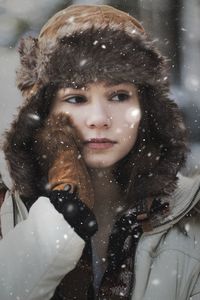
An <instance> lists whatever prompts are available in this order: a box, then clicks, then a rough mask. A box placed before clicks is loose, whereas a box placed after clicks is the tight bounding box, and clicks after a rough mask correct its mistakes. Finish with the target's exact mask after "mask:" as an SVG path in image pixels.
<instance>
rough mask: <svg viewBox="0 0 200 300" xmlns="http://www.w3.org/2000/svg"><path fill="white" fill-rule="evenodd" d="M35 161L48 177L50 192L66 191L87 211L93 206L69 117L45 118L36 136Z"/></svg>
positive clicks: (92, 193) (91, 189)
mask: <svg viewBox="0 0 200 300" xmlns="http://www.w3.org/2000/svg"><path fill="white" fill-rule="evenodd" d="M36 140H37V144H36V148H37V153H38V162H39V165H40V167H41V168H42V169H43V170H44V173H46V175H47V176H48V183H49V189H50V190H65V189H68V186H69V185H70V189H71V191H72V192H75V191H76V192H77V196H78V198H79V199H80V200H81V201H82V202H83V203H85V204H86V205H87V206H88V207H89V208H90V209H92V207H93V204H94V191H93V188H92V183H91V179H90V176H89V173H88V170H87V167H86V165H85V162H84V160H83V158H82V156H81V152H80V147H81V138H80V136H79V135H78V133H77V131H76V130H75V128H74V126H73V125H72V122H71V120H70V118H69V116H67V115H65V114H58V115H53V116H51V117H49V118H48V119H47V120H46V122H45V124H44V127H43V128H42V129H40V130H39V132H38V134H37V136H36Z"/></svg>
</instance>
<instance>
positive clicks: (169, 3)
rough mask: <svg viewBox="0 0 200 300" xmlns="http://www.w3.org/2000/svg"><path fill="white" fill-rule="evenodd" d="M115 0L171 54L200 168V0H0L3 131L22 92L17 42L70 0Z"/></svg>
mask: <svg viewBox="0 0 200 300" xmlns="http://www.w3.org/2000/svg"><path fill="white" fill-rule="evenodd" d="M80 3H81V4H94V3H97V4H111V5H113V6H115V7H116V8H119V9H122V10H124V11H126V12H128V13H130V14H131V15H133V16H135V17H136V18H138V19H139V20H140V21H142V23H143V26H144V27H145V28H146V30H147V31H148V32H150V33H151V36H152V37H153V38H155V39H156V41H157V42H156V43H157V46H158V47H159V48H160V50H161V52H162V53H163V54H164V55H166V56H167V57H168V58H169V59H170V64H171V74H172V75H171V83H172V89H171V92H172V95H173V98H174V99H176V101H177V102H178V104H179V105H180V106H181V108H182V110H183V114H184V117H185V121H186V125H187V127H188V131H189V134H190V144H191V149H192V152H191V154H190V156H189V159H188V166H187V170H189V171H191V172H193V171H195V170H196V171H200V96H199V94H200V30H199V28H200V1H199V0H192V1H188V0H176V1H174V0H165V1H163V0H129V1H128V0H119V1H116V0H115V1H67V0H65V1H63V0H34V1H27V0H0V70H1V71H0V95H1V98H0V135H2V134H3V132H4V131H5V129H6V128H8V127H9V124H10V122H11V120H12V119H13V115H14V114H15V111H16V108H17V107H18V106H19V105H20V104H21V97H20V94H19V92H18V90H17V89H16V86H15V69H16V67H17V65H18V55H17V45H18V40H19V38H20V37H21V36H23V35H29V34H31V35H36V34H37V33H38V32H39V30H40V28H41V26H42V25H43V24H44V23H45V22H46V20H47V19H48V18H49V17H50V16H51V15H52V14H54V13H55V12H56V11H58V10H60V9H62V8H64V7H66V6H68V5H70V4H80Z"/></svg>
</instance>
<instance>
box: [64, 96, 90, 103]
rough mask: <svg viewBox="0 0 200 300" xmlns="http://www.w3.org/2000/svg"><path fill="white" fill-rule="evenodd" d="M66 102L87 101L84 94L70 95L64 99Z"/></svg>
mask: <svg viewBox="0 0 200 300" xmlns="http://www.w3.org/2000/svg"><path fill="white" fill-rule="evenodd" d="M64 102H68V103H72V104H79V103H84V102H86V99H85V97H83V96H70V97H67V98H65V99H64Z"/></svg>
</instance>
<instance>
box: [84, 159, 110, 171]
mask: <svg viewBox="0 0 200 300" xmlns="http://www.w3.org/2000/svg"><path fill="white" fill-rule="evenodd" d="M85 163H86V165H87V166H88V167H89V168H95V169H104V168H109V167H112V166H113V165H114V164H115V162H113V161H102V160H88V159H86V160H85Z"/></svg>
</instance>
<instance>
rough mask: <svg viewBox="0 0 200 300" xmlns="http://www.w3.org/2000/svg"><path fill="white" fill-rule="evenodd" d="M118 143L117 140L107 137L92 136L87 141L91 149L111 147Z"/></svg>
mask: <svg viewBox="0 0 200 300" xmlns="http://www.w3.org/2000/svg"><path fill="white" fill-rule="evenodd" d="M116 143H117V142H116V141H112V140H109V139H107V138H91V139H88V140H87V141H85V144H86V146H88V147H89V148H90V149H109V148H111V147H113V145H114V144H116Z"/></svg>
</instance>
